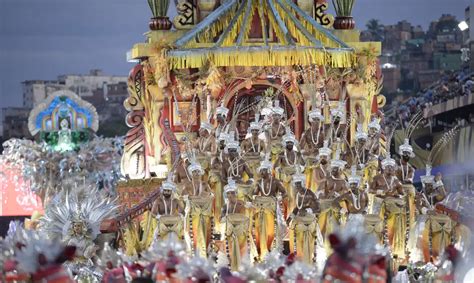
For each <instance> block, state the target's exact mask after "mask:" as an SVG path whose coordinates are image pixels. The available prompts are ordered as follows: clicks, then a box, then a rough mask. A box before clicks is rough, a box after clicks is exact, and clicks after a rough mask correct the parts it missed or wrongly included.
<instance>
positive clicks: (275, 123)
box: [265, 100, 286, 162]
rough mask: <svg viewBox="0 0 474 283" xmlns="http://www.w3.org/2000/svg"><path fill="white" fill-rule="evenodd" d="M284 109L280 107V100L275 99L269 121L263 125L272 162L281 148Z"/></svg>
mask: <svg viewBox="0 0 474 283" xmlns="http://www.w3.org/2000/svg"><path fill="white" fill-rule="evenodd" d="M284 113H285V110H284V109H283V108H281V107H280V102H279V101H278V100H276V101H275V102H274V106H273V107H272V108H271V123H270V125H267V126H266V127H265V135H266V139H267V142H268V145H269V147H270V150H271V153H272V162H274V161H275V159H277V157H278V156H279V154H280V152H281V151H282V150H283V148H282V145H281V138H282V137H283V135H284V134H285V129H286V128H285V124H284V122H283V121H282V117H283V114H284Z"/></svg>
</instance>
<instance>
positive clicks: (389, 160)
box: [381, 154, 396, 169]
mask: <svg viewBox="0 0 474 283" xmlns="http://www.w3.org/2000/svg"><path fill="white" fill-rule="evenodd" d="M381 165H382V169H385V167H387V166H392V167H395V166H396V162H395V159H393V158H391V157H390V154H387V157H385V158H384V159H383V160H382V162H381Z"/></svg>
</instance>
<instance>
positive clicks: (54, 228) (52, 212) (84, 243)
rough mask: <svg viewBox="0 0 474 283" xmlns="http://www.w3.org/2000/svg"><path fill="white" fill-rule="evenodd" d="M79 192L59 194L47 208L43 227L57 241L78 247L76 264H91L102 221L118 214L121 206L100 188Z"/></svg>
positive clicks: (42, 221)
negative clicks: (83, 192)
mask: <svg viewBox="0 0 474 283" xmlns="http://www.w3.org/2000/svg"><path fill="white" fill-rule="evenodd" d="M78 191H80V190H72V191H70V192H67V191H66V193H61V194H59V195H57V196H56V197H55V199H54V200H53V201H52V203H51V204H50V206H49V207H48V208H47V209H46V211H45V215H44V217H43V218H42V219H41V222H40V226H39V230H40V231H44V232H45V233H47V235H48V236H49V238H51V239H53V240H60V241H61V242H63V243H64V244H66V245H70V246H75V247H76V258H75V262H74V263H76V264H79V265H85V266H90V265H92V258H93V257H94V256H95V252H96V250H97V248H98V247H97V246H96V244H95V243H94V240H95V239H96V238H97V236H98V235H99V234H100V230H99V229H100V224H101V223H102V221H103V220H105V219H109V218H112V217H114V216H115V215H116V213H117V211H118V206H117V205H116V203H115V200H112V199H110V198H107V197H105V196H103V194H101V193H100V192H99V191H98V190H97V189H93V190H92V191H89V193H88V194H79V193H78Z"/></svg>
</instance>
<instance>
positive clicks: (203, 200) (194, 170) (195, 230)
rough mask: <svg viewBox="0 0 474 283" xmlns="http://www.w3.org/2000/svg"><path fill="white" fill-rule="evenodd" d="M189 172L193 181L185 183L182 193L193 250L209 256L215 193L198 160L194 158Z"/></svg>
mask: <svg viewBox="0 0 474 283" xmlns="http://www.w3.org/2000/svg"><path fill="white" fill-rule="evenodd" d="M188 172H189V175H191V181H190V182H188V183H186V184H185V186H184V191H183V194H182V195H183V198H184V200H185V201H186V206H187V207H188V208H187V211H188V213H186V215H187V219H186V221H187V223H188V224H189V225H188V229H187V232H188V234H189V236H190V239H191V248H192V250H194V251H197V252H199V255H201V256H203V257H207V251H208V247H209V245H210V243H211V236H212V232H213V231H212V226H213V214H212V198H213V195H212V193H211V188H210V187H209V185H208V184H207V183H204V182H203V180H202V176H203V175H204V170H203V169H202V167H201V165H200V164H199V163H198V162H196V161H195V160H192V161H191V164H190V165H189V166H188Z"/></svg>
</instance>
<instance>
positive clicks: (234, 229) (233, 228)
mask: <svg viewBox="0 0 474 283" xmlns="http://www.w3.org/2000/svg"><path fill="white" fill-rule="evenodd" d="M224 194H225V196H226V204H225V205H224V207H223V208H222V220H221V221H222V222H223V223H225V240H226V252H227V256H228V258H229V262H230V267H231V269H232V270H235V271H236V270H238V269H239V267H240V264H241V262H242V258H243V257H244V256H245V255H246V254H247V253H248V252H249V246H248V243H247V237H248V233H249V219H248V217H247V216H246V215H245V204H244V202H243V201H241V200H238V199H237V184H236V183H235V181H234V180H232V179H229V180H228V183H227V185H226V186H225V187H224Z"/></svg>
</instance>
